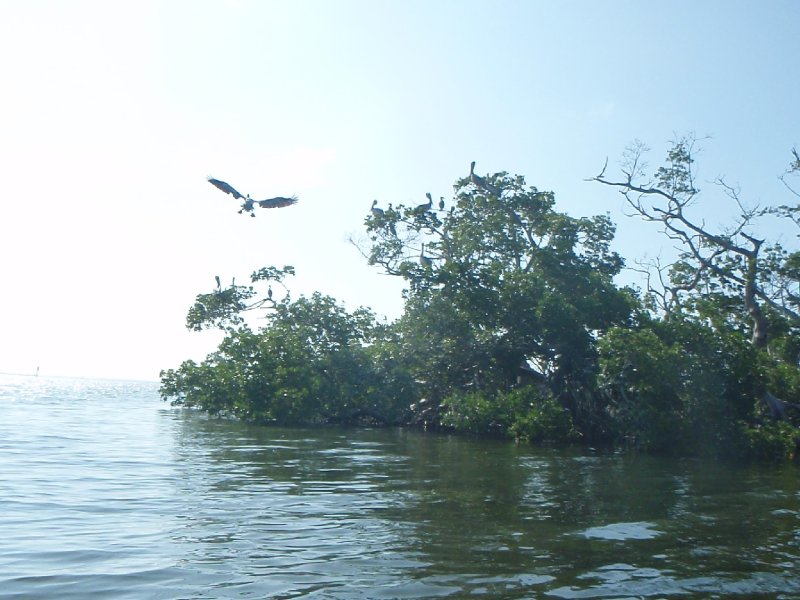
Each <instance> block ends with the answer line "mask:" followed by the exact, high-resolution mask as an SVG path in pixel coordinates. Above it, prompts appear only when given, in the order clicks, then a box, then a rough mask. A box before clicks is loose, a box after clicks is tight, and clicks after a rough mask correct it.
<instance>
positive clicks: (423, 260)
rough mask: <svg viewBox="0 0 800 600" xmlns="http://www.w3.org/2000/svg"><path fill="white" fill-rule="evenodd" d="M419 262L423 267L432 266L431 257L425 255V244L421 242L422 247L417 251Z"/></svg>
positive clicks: (429, 267) (428, 267)
mask: <svg viewBox="0 0 800 600" xmlns="http://www.w3.org/2000/svg"><path fill="white" fill-rule="evenodd" d="M419 264H420V265H422V267H423V268H425V269H431V268H433V259H432V258H430V257H429V256H425V244H422V248H421V249H420V251H419Z"/></svg>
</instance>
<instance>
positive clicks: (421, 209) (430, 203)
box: [414, 192, 433, 213]
mask: <svg viewBox="0 0 800 600" xmlns="http://www.w3.org/2000/svg"><path fill="white" fill-rule="evenodd" d="M425 197H426V198H427V199H428V201H427V202H426V203H425V204H420V205H418V206H417V207H416V208H415V209H414V212H415V213H416V212H419V213H423V212H427V211H429V210H430V209H431V207H432V206H433V198H431V193H430V192H425Z"/></svg>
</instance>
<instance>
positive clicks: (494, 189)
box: [469, 160, 500, 198]
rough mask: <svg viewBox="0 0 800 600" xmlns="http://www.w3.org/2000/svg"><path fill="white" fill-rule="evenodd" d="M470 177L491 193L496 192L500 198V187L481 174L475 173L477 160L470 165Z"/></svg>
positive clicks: (473, 181)
mask: <svg viewBox="0 0 800 600" xmlns="http://www.w3.org/2000/svg"><path fill="white" fill-rule="evenodd" d="M469 179H470V181H471V182H472V183H474V184H475V185H477V186H478V187H479V188H481V189H483V190H486V191H487V192H489V193H490V194H494V195H495V196H497V197H498V198H499V197H500V188H498V187H497V186H494V185H492V184H491V183H489V182H488V181H486V179H484V178H483V177H481V176H480V175H475V161H474V160H473V161H472V163H471V164H470V165H469Z"/></svg>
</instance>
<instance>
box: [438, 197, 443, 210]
mask: <svg viewBox="0 0 800 600" xmlns="http://www.w3.org/2000/svg"><path fill="white" fill-rule="evenodd" d="M439 210H444V196H439Z"/></svg>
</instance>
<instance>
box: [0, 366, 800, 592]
mask: <svg viewBox="0 0 800 600" xmlns="http://www.w3.org/2000/svg"><path fill="white" fill-rule="evenodd" d="M0 507H2V510H0V532H2V536H0V597H2V598H26V599H29V598H87V597H107V598H165V599H166V598H296V597H303V598H342V599H345V598H404V599H417V598H442V597H450V598H462V597H487V598H535V597H552V598H621V597H637V598H650V597H652V598H663V597H670V596H675V597H680V598H687V597H697V598H709V597H725V596H730V595H736V594H739V595H750V596H752V595H762V596H763V597H775V598H790V597H798V596H800V578H798V577H797V573H800V483H799V482H798V470H797V467H796V466H793V465H785V466H757V465H756V466H747V467H735V466H730V465H720V464H713V463H707V462H703V461H687V460H683V461H676V460H668V459H657V458H651V457H643V456H638V457H637V456H622V455H616V454H606V453H599V452H593V451H589V450H586V451H575V450H571V451H560V450H541V449H535V448H531V447H527V446H518V445H515V444H512V443H506V442H497V441H485V440H484V441H480V440H468V439H463V438H455V437H451V436H445V435H432V434H423V433H419V432H415V431H403V430H397V429H391V430H370V429H360V430H356V429H353V430H343V429H336V428H330V429H284V428H264V427H253V426H246V425H242V424H239V423H233V422H229V421H224V420H215V419H208V418H205V417H204V416H202V415H198V414H196V413H193V412H191V411H185V410H179V409H173V408H171V407H169V406H168V405H167V404H166V403H163V402H161V401H160V400H159V398H158V395H157V384H154V383H141V382H116V381H94V380H78V379H61V378H33V377H16V376H5V375H4V376H0Z"/></svg>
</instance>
